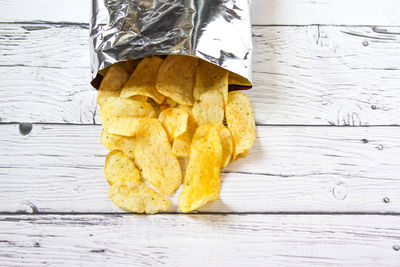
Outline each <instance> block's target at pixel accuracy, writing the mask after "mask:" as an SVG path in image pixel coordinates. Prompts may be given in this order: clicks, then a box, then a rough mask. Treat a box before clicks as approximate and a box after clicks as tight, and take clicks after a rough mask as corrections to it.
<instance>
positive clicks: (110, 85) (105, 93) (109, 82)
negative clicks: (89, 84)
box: [96, 64, 129, 106]
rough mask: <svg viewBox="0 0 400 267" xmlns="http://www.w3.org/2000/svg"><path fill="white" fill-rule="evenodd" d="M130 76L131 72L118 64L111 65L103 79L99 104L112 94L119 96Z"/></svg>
mask: <svg viewBox="0 0 400 267" xmlns="http://www.w3.org/2000/svg"><path fill="white" fill-rule="evenodd" d="M128 78H129V72H128V71H127V70H126V69H125V68H123V67H122V66H120V65H118V64H114V65H111V66H110V67H109V69H108V71H107V73H106V74H105V76H104V78H103V80H102V81H101V84H100V87H99V91H98V93H97V100H96V101H97V104H99V105H100V106H101V105H102V104H103V103H104V101H105V100H106V99H107V98H108V97H111V96H119V94H120V92H121V89H122V87H123V86H124V84H125V82H126V81H127V80H128Z"/></svg>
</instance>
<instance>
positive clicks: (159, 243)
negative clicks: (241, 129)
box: [0, 215, 400, 266]
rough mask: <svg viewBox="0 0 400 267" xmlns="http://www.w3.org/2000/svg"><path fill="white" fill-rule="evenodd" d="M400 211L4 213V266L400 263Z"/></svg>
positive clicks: (0, 244) (0, 223)
mask: <svg viewBox="0 0 400 267" xmlns="http://www.w3.org/2000/svg"><path fill="white" fill-rule="evenodd" d="M399 225H400V217H398V216H354V215H353V216H351V215H350V216H349V215H346V216H329V215H325V216H304V215H297V216H295V215H272V216H271V215H246V216H243V215H225V216H221V215H182V216H177V215H154V216H140V215H136V216H135V215H124V216H115V215H114V216H112V215H86V216H84V215H63V216H62V215H47V216H26V215H13V216H11V215H3V216H0V228H1V241H0V260H1V262H2V265H3V266H10V265H12V266H27V265H29V266H32V265H34V266H44V265H46V266H48V265H63V264H66V265H80V266H87V265H90V266H127V265H129V266H161V265H167V266H188V265H190V266H266V265H268V266H371V265H374V266H397V265H398V263H399V261H400V253H399V251H395V250H394V249H393V246H394V245H396V244H398V243H399V240H400V227H399Z"/></svg>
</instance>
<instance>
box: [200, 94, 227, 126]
mask: <svg viewBox="0 0 400 267" xmlns="http://www.w3.org/2000/svg"><path fill="white" fill-rule="evenodd" d="M224 115H225V114H224V100H223V97H222V95H221V94H220V93H219V92H218V91H216V90H213V91H207V92H205V93H203V94H202V95H201V96H200V99H199V100H196V102H195V104H194V106H193V117H194V119H195V121H196V122H197V124H199V125H201V124H203V123H206V122H218V123H221V124H222V122H223V120H224Z"/></svg>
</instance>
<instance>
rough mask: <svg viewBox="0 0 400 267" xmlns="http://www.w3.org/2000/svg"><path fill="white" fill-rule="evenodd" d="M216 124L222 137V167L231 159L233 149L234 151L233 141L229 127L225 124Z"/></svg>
mask: <svg viewBox="0 0 400 267" xmlns="http://www.w3.org/2000/svg"><path fill="white" fill-rule="evenodd" d="M215 126H216V127H217V129H218V132H219V138H220V139H221V144H222V160H221V169H222V168H225V167H226V165H228V163H229V161H230V160H231V156H232V151H233V143H232V136H231V133H230V132H229V130H228V128H226V127H225V126H224V125H223V124H220V123H215Z"/></svg>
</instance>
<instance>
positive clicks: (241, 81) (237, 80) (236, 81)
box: [229, 72, 251, 88]
mask: <svg viewBox="0 0 400 267" xmlns="http://www.w3.org/2000/svg"><path fill="white" fill-rule="evenodd" d="M229 84H231V85H239V86H243V87H248V88H249V87H250V88H251V83H250V82H249V80H247V79H246V78H243V77H242V76H240V75H239V74H236V73H234V72H229Z"/></svg>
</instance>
